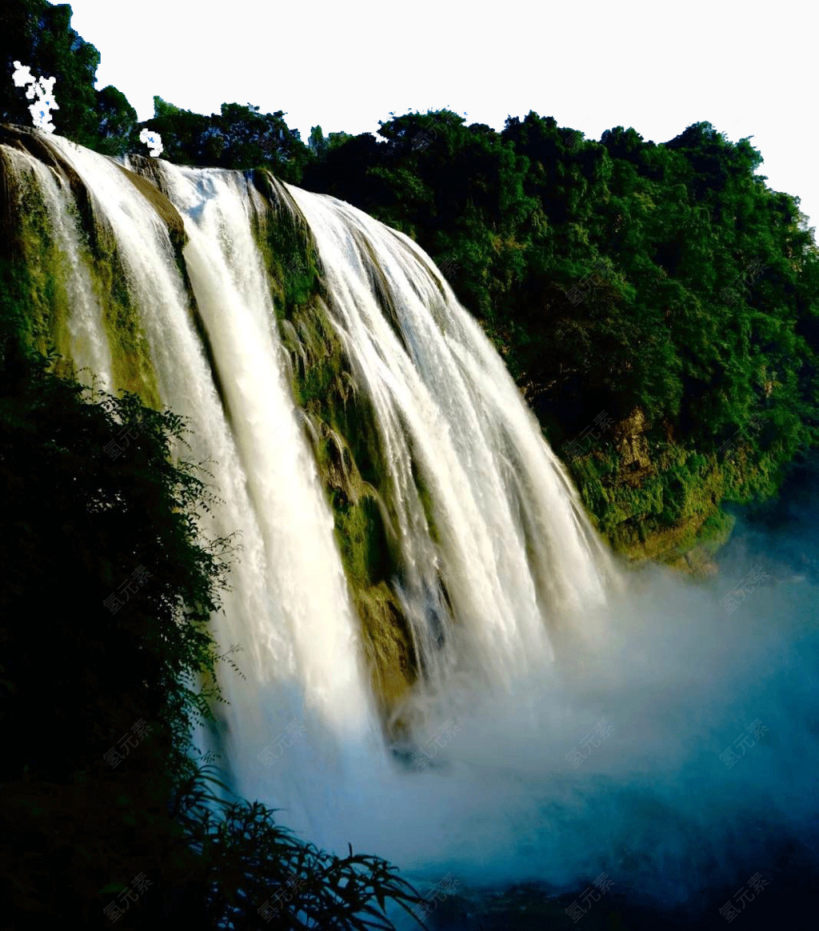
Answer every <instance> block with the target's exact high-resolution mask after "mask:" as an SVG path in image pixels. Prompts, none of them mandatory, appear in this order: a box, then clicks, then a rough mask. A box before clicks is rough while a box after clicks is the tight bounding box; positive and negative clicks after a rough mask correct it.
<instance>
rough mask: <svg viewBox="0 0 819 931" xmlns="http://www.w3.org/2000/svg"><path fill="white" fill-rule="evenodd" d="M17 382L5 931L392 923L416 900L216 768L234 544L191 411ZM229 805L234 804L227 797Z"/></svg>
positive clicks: (6, 692) (4, 785) (391, 878)
mask: <svg viewBox="0 0 819 931" xmlns="http://www.w3.org/2000/svg"><path fill="white" fill-rule="evenodd" d="M9 345H10V343H9V342H6V344H5V347H4V352H3V353H2V356H3V359H2V365H0V563H2V566H3V573H2V581H0V726H1V727H2V730H3V734H4V747H5V749H4V752H3V754H2V756H1V757H0V799H2V803H0V837H2V845H0V900H2V901H3V918H2V925H3V927H4V928H15V929H16V928H20V929H23V928H25V929H28V928H34V927H40V926H45V925H49V926H53V923H54V921H55V920H59V919H63V920H65V919H71V920H73V922H74V924H76V925H77V926H78V927H84V928H93V927H105V926H110V925H111V922H112V921H114V920H116V922H117V926H118V927H134V928H137V927H140V928H141V927H146V928H147V927H151V928H156V927H170V926H178V927H195V928H262V927H264V928H339V929H342V928H351V929H363V928H388V927H391V925H390V923H389V921H388V920H387V919H386V917H385V913H384V907H385V906H386V905H387V904H388V903H389V902H393V903H398V904H401V905H403V906H405V907H409V906H410V905H411V904H412V903H413V901H415V899H416V897H415V894H414V892H413V890H412V889H411V888H410V887H409V886H408V885H407V884H406V883H404V882H403V881H402V880H401V879H400V878H398V877H397V876H396V875H395V870H394V868H393V867H391V866H390V865H389V864H388V863H386V862H385V861H383V860H381V859H379V858H378V857H372V856H364V855H353V853H352V851H351V852H350V854H349V855H348V856H346V857H336V856H333V855H331V854H328V853H325V852H323V851H320V850H318V849H317V848H315V847H314V846H313V845H311V844H308V843H305V842H304V841H301V840H300V839H298V838H296V837H295V836H294V835H293V834H292V833H291V832H290V831H288V830H287V829H286V828H284V827H283V826H281V825H280V824H278V823H277V821H276V819H275V816H274V813H273V812H272V811H271V810H270V809H267V808H265V807H264V806H262V805H261V804H259V803H249V802H245V801H242V800H234V801H222V800H220V797H218V792H219V789H220V787H219V784H218V783H216V782H215V781H214V780H213V779H212V778H209V776H208V773H207V771H206V770H203V769H202V768H201V766H199V765H197V764H196V763H195V762H194V760H195V758H196V755H195V752H194V751H193V748H192V746H191V743H190V737H189V735H190V732H191V728H192V727H193V726H194V725H195V724H196V723H198V722H207V720H208V719H209V716H210V703H211V702H212V701H213V700H216V699H218V697H219V696H218V692H217V690H216V687H215V686H213V685H210V686H207V685H206V683H213V682H214V681H215V678H214V676H215V672H216V671H217V665H218V662H219V659H218V655H217V648H216V645H215V643H214V642H213V641H212V640H211V638H210V635H209V633H208V631H207V627H206V624H207V619H208V617H209V616H210V613H211V612H212V610H213V609H214V608H215V607H216V604H217V601H218V586H219V580H220V579H221V578H222V577H223V574H224V569H225V558H226V556H227V554H228V551H229V548H230V546H229V544H230V541H227V540H220V541H213V542H212V543H210V544H209V545H205V544H203V543H201V542H200V541H201V539H202V536H201V533H200V528H199V523H200V520H199V517H198V516H197V515H201V514H202V513H203V512H206V510H207V505H208V497H207V493H206V489H205V486H204V484H203V482H202V479H201V478H200V477H199V474H200V472H199V470H198V469H196V468H195V467H194V466H193V465H190V464H186V463H184V462H182V463H180V464H176V465H174V464H172V460H171V457H172V454H173V453H177V454H178V453H179V452H180V450H184V425H183V423H182V422H181V421H180V420H179V418H177V417H176V416H175V415H173V414H170V413H168V412H158V411H154V410H150V409H148V408H146V407H144V406H143V405H142V404H141V403H140V402H139V401H138V400H137V399H136V398H135V397H133V396H125V397H123V398H112V397H106V396H104V395H101V394H99V393H93V392H90V391H88V390H86V389H83V388H82V387H80V386H79V385H78V384H76V383H73V382H68V381H65V380H61V379H59V378H57V377H56V376H54V375H53V374H51V373H50V372H49V371H48V370H47V368H46V365H45V362H43V361H40V360H37V361H33V360H30V359H29V358H27V357H26V356H25V355H23V354H21V353H19V352H17V351H16V350H14V349H8V346H9ZM222 794H223V795H224V796H225V797H227V795H226V793H222Z"/></svg>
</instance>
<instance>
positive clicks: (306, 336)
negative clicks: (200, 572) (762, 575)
mask: <svg viewBox="0 0 819 931" xmlns="http://www.w3.org/2000/svg"><path fill="white" fill-rule="evenodd" d="M0 198H2V203H0V208H2V210H0V223H2V224H5V232H7V234H8V235H7V236H6V237H5V238H4V241H3V242H0V247H2V250H3V251H2V257H3V259H4V262H5V260H6V257H7V256H8V255H11V256H12V267H14V268H18V269H20V270H23V271H24V274H20V275H17V276H14V275H12V276H11V277H10V278H9V282H10V287H11V289H12V290H10V291H8V293H9V294H10V295H11V297H12V302H14V301H16V305H15V306H16V307H17V308H18V315H19V317H20V319H19V320H16V323H17V325H19V327H20V329H21V333H22V335H23V336H24V337H25V339H26V340H27V341H28V342H29V343H30V344H31V345H32V346H34V347H36V348H37V349H39V350H40V351H42V352H48V351H50V350H51V349H56V350H57V353H58V354H59V355H58V358H57V361H56V363H55V364H56V365H57V366H58V367H59V369H60V370H62V371H66V372H71V373H73V374H74V375H76V376H77V377H79V378H81V379H83V380H85V381H86V382H88V383H93V384H95V385H97V386H98V387H100V388H102V389H104V390H107V391H119V390H128V391H132V392H136V393H138V394H139V395H140V396H141V398H142V399H143V401H144V402H145V403H147V404H150V405H153V406H162V407H167V408H170V409H171V410H173V411H174V412H176V413H177V414H180V415H182V416H183V417H184V418H186V419H187V422H188V424H189V426H190V434H189V437H188V445H181V444H180V446H179V448H178V449H177V450H176V454H177V455H178V456H179V457H181V458H184V459H186V460H188V461H193V462H196V463H199V464H200V465H201V468H202V470H203V476H204V477H205V478H206V480H207V482H208V484H209V485H210V487H211V489H212V492H213V496H214V501H213V504H212V506H211V508H210V509H209V510H208V511H207V512H205V513H203V514H202V515H201V518H202V519H201V526H202V528H203V532H204V533H205V534H206V535H207V537H208V538H210V539H224V538H229V539H230V540H231V541H232V542H233V547H234V551H233V553H232V556H231V571H230V578H229V586H228V588H227V590H226V591H225V592H224V593H223V597H222V607H221V609H220V610H219V612H218V613H217V614H216V616H214V617H213V618H212V622H211V623H212V632H213V636H214V638H215V640H216V641H217V643H218V645H219V649H220V651H221V652H223V653H224V654H225V656H227V657H228V658H229V660H230V662H225V663H224V664H222V667H221V672H220V684H221V686H222V689H223V692H224V695H225V697H226V699H227V704H225V705H223V706H220V708H219V709H217V714H218V716H219V720H218V726H217V727H216V729H215V734H212V733H210V732H209V733H202V734H200V735H198V740H199V741H200V743H201V745H202V747H203V749H212V750H214V751H215V752H217V753H218V754H219V759H220V762H221V764H222V765H223V767H224V769H225V777H226V778H227V779H228V780H229V781H230V782H231V783H232V785H233V787H234V788H235V789H236V790H237V791H238V792H239V793H240V794H242V795H244V796H245V797H247V798H258V799H260V800H262V801H264V802H266V803H267V804H269V805H270V806H272V807H276V808H279V809H281V810H282V820H283V821H284V822H285V823H286V824H288V825H289V826H291V827H293V828H294V829H295V830H297V831H298V832H300V833H303V834H304V835H305V836H307V837H309V838H310V839H311V840H313V841H315V842H317V843H318V844H320V845H322V846H327V847H332V848H335V849H337V850H345V849H346V844H347V842H348V841H349V842H352V843H353V844H354V846H355V847H356V849H358V850H362V849H369V850H371V851H373V852H377V853H379V854H381V855H383V856H386V857H388V858H390V859H393V860H394V861H395V862H397V863H399V864H400V865H401V866H403V867H408V868H409V869H410V870H411V871H412V870H416V871H417V872H416V873H415V875H416V876H420V877H421V878H422V879H423V878H425V877H426V878H429V877H431V876H432V877H435V876H437V877H438V878H440V876H441V875H443V874H444V873H446V872H447V871H448V870H450V869H452V870H456V871H458V872H459V875H469V874H470V871H471V874H472V876H473V878H476V880H477V881H481V882H482V881H486V880H487V878H488V877H489V876H490V875H491V877H492V878H494V879H496V880H498V879H506V880H514V881H519V880H521V879H525V878H527V877H528V878H534V879H540V880H543V879H548V881H549V882H550V883H551V884H552V885H553V887H554V886H557V887H560V886H563V887H571V884H572V883H575V884H576V883H582V882H587V881H590V879H591V878H593V877H594V876H595V875H598V874H599V873H601V871H604V870H613V871H615V872H617V870H620V871H621V873H623V874H624V875H625V876H626V877H627V881H628V882H632V883H633V884H634V886H633V888H634V889H636V890H637V891H638V893H639V894H642V893H643V892H645V893H646V894H652V895H655V896H657V897H658V898H659V899H660V900H661V901H662V902H664V903H670V902H673V901H677V900H680V899H684V898H685V895H686V894H688V893H689V892H691V891H692V890H695V889H698V888H701V887H702V886H703V885H705V884H707V883H708V882H711V881H717V880H718V879H719V877H720V875H725V876H727V875H728V872H726V870H728V869H729V867H730V865H731V864H739V863H740V861H742V863H743V864H745V863H746V862H747V865H748V870H749V875H750V873H751V872H753V871H754V870H760V869H762V868H763V867H764V864H765V859H764V858H765V856H766V855H767V854H766V853H765V842H766V841H765V838H766V837H768V836H776V837H782V838H784V839H786V840H787V839H788V838H791V837H792V838H796V839H797V840H798V841H799V842H800V843H801V842H803V840H804V839H805V838H806V837H807V839H808V841H810V830H811V828H810V826H811V824H813V823H815V814H816V813H815V804H814V803H812V802H811V799H812V798H813V797H814V796H815V791H814V790H815V786H814V785H813V779H814V776H813V773H814V772H815V768H816V765H819V742H817V740H816V729H815V720H816V713H815V707H816V688H815V671H814V670H815V663H816V660H817V656H819V645H817V642H816V640H817V638H816V628H815V613H816V604H817V603H819V599H817V598H816V596H815V591H814V589H813V587H812V585H809V584H802V583H801V582H800V580H799V579H798V578H796V581H794V582H788V584H787V585H782V586H780V587H779V588H778V589H777V587H776V586H775V585H773V586H768V587H760V588H759V590H758V591H757V590H755V591H754V597H753V599H749V600H748V602H747V604H743V605H742V607H741V609H740V610H736V611H733V612H727V611H726V610H725V603H726V602H725V598H726V594H725V593H726V591H728V588H729V586H730V584H731V583H730V582H729V581H726V582H724V583H723V582H721V581H719V580H717V581H714V582H713V583H712V585H711V588H703V589H700V590H692V589H690V588H685V587H683V586H680V585H679V584H678V583H676V582H674V581H672V580H670V579H668V578H666V577H663V576H662V575H660V574H658V573H656V572H654V573H652V572H647V573H644V574H642V576H640V577H638V579H637V581H636V582H634V581H632V582H631V583H630V585H629V586H628V587H626V586H625V585H624V584H623V582H622V580H621V577H620V574H619V573H618V571H617V570H616V568H615V567H614V565H613V563H612V560H611V559H610V557H609V556H608V554H607V552H606V551H605V549H604V548H603V547H602V545H601V544H600V542H599V541H598V539H597V537H596V535H595V533H594V531H593V530H592V529H591V527H590V525H589V522H588V520H587V519H586V517H585V515H584V513H583V510H582V508H581V506H580V503H579V501H578V498H577V495H576V493H575V491H574V489H573V488H572V485H571V482H570V481H569V478H568V476H567V474H566V472H565V470H564V469H563V467H562V466H561V464H560V463H559V461H558V460H557V458H556V457H555V456H554V454H553V453H552V452H551V450H550V449H549V447H548V445H547V444H546V442H545V441H544V439H543V436H542V434H541V431H540V428H539V426H538V424H537V422H536V420H535V418H534V417H533V415H532V414H531V413H530V411H529V410H528V409H527V408H526V406H525V404H524V402H523V400H522V397H521V395H520V393H519V392H518V390H517V388H516V387H515V385H514V383H513V381H512V379H511V378H510V376H509V374H508V373H507V372H506V370H505V367H504V365H503V362H502V359H501V358H500V357H499V355H498V354H497V352H496V351H495V350H494V349H493V347H492V346H491V344H490V342H489V341H488V339H487V338H486V336H485V335H484V334H483V332H482V331H481V328H480V326H479V325H478V324H477V323H476V322H475V320H473V319H472V318H471V317H470V316H469V314H468V313H467V311H466V310H465V309H464V308H463V307H461V306H460V304H459V303H458V301H457V298H456V297H455V295H454V294H453V292H452V289H451V288H450V287H449V285H448V284H447V282H446V281H445V280H444V278H443V276H442V275H441V273H440V272H439V271H438V270H437V269H436V267H435V265H434V263H433V262H432V261H431V260H430V258H429V257H428V256H427V255H426V254H425V253H424V252H423V250H421V249H420V248H419V247H418V246H417V244H415V243H414V242H412V241H411V240H410V239H409V238H407V237H406V236H404V235H402V234H400V233H397V232H396V231H394V230H391V229H389V228H387V227H386V226H384V225H382V224H381V223H379V222H377V221H376V220H374V219H372V218H371V217H369V216H367V215H365V214H363V213H362V212H361V211H359V210H356V209H354V208H353V207H351V206H350V205H348V204H345V203H342V202H340V201H338V200H335V199H333V198H330V197H326V196H321V195H317V194H311V193H308V192H306V191H303V190H300V189H298V188H296V187H293V186H290V185H285V184H282V183H280V182H278V181H276V180H275V179H274V178H272V177H271V176H270V175H269V174H268V173H266V172H262V171H257V172H246V173H240V172H229V171H221V170H196V169H189V168H180V167H177V166H173V165H170V164H167V163H165V162H161V161H159V160H154V159H140V158H134V159H132V160H130V161H127V162H125V163H123V164H120V163H117V162H115V161H113V160H111V159H108V158H105V157H103V156H100V155H97V154H94V153H92V152H90V151H88V150H85V149H83V148H81V147H79V146H76V145H74V144H72V143H70V142H68V141H66V140H65V139H61V138H59V137H49V138H46V137H44V136H42V135H41V134H38V133H34V132H31V131H25V130H17V129H0ZM14 263H18V264H17V265H15V264H14ZM7 267H9V266H8V262H5V264H4V265H3V266H2V268H3V269H5V268H7ZM9 282H4V286H5V285H8V284H9ZM20 282H22V283H23V284H22V285H20ZM15 287H17V288H18V290H19V288H21V287H22V289H23V290H22V291H20V293H17V292H14V291H13V289H14V288H15ZM15 295H16V296H15ZM19 308H22V312H20V311H19ZM15 319H16V318H15ZM126 445H127V444H126ZM124 454H125V455H127V449H126V450H125V452H124ZM766 558H767V557H766ZM147 568H148V569H150V567H147ZM757 575H759V573H758V572H757ZM728 594H729V595H730V591H728ZM735 600H736V599H735ZM772 621H773V622H772ZM812 625H813V626H812ZM749 735H750V736H749ZM768 735H770V736H768ZM749 741H753V742H752V743H750V744H749ZM738 742H742V746H743V747H744V748H746V749H747V748H748V747H750V749H747V759H743V761H742V765H737V766H736V767H735V768H727V766H726V764H725V762H724V757H725V753H726V748H728V749H730V748H731V747H733V746H737V745H738ZM782 772H788V773H789V774H790V775H789V780H790V781H789V784H788V786H783V783H782V779H781V773H782ZM806 826H807V827H806ZM743 832H744V833H743ZM737 838H740V839H742V843H741V844H738V843H737ZM740 849H741V854H740V853H739V852H738V851H740ZM657 850H661V851H662V856H661V857H657V858H656V863H655V851H657ZM726 864H728V866H726ZM743 868H744V865H743ZM618 875H620V874H619V873H618Z"/></svg>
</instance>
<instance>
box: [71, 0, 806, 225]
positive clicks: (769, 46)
mask: <svg viewBox="0 0 819 931" xmlns="http://www.w3.org/2000/svg"><path fill="white" fill-rule="evenodd" d="M71 5H72V7H73V9H74V19H73V26H74V28H75V29H76V30H77V31H78V32H79V33H80V35H82V36H83V38H85V39H87V40H88V41H89V42H93V43H94V44H95V45H96V46H97V48H98V49H99V50H100V53H101V55H102V64H101V66H100V69H99V71H98V79H99V80H98V86H99V87H102V86H104V85H105V84H114V85H116V86H117V87H118V88H119V89H120V90H121V91H123V93H125V94H126V96H127V97H128V99H129V100H130V101H131V103H132V104H133V105H134V106H135V107H136V109H137V111H138V112H139V115H140V117H141V118H143V119H145V118H147V117H149V116H151V115H152V113H153V104H152V98H153V95H154V94H158V95H159V96H161V97H163V98H164V99H165V100H168V101H170V102H171V103H174V104H176V105H177V106H180V107H184V108H185V109H189V110H195V111H198V112H203V113H210V112H212V111H215V110H218V108H219V105H220V104H221V103H222V102H234V101H235V102H237V103H253V104H258V105H259V106H260V107H261V108H262V110H263V111H274V110H284V111H285V112H286V114H287V117H286V118H287V121H288V123H289V125H290V126H294V127H296V128H298V129H299V130H300V131H301V134H302V138H303V139H304V140H305V141H306V139H307V137H308V134H309V132H310V127H311V126H312V125H315V124H320V125H321V126H322V128H323V129H324V131H325V133H327V132H332V131H336V130H342V129H343V130H345V131H347V132H352V133H356V132H365V131H370V132H375V131H376V130H377V129H378V120H386V119H389V115H390V112H391V111H392V112H394V113H396V114H400V113H405V112H407V111H408V110H411V109H415V110H421V111H424V110H427V109H436V108H440V107H449V108H450V109H452V110H455V111H457V112H459V113H462V114H465V115H466V117H467V119H468V121H469V122H475V121H478V122H483V123H489V124H490V125H492V126H495V127H496V128H498V129H499V128H501V127H502V125H503V122H504V120H505V118H506V117H507V115H513V116H523V115H525V114H526V113H527V112H528V111H529V110H530V109H531V110H536V111H537V112H538V113H540V114H541V115H543V116H550V115H551V116H554V117H555V118H556V119H557V121H558V123H559V124H560V125H562V126H569V127H571V128H573V129H579V130H582V131H583V132H584V133H585V134H586V136H587V137H590V138H594V139H599V138H600V134H601V133H602V132H603V130H605V129H609V128H611V127H613V126H617V125H623V126H633V127H634V128H635V129H636V130H637V131H638V132H639V133H641V134H642V135H643V136H644V137H645V138H646V139H653V140H654V141H655V142H663V141H666V140H668V139H671V138H673V137H674V136H676V135H678V134H679V133H680V132H682V130H683V129H685V127H686V126H688V125H690V124H691V123H694V122H697V121H700V120H708V121H710V122H711V123H713V124H714V126H716V128H717V129H718V130H720V131H721V132H725V133H726V134H727V135H728V137H729V138H730V139H732V140H737V139H740V138H741V137H743V136H753V139H752V142H753V144H754V145H755V146H756V148H758V149H759V150H760V151H761V152H762V155H763V157H764V159H765V162H764V165H763V167H762V169H761V172H762V174H764V175H767V177H768V183H769V185H770V186H771V187H773V188H774V189H776V190H781V191H787V192H788V193H789V194H797V195H799V196H800V197H801V198H802V210H803V211H804V212H805V213H806V214H808V216H809V217H811V223H812V224H814V223H816V222H817V220H819V182H817V180H816V172H815V170H814V164H813V163H814V160H815V159H816V156H817V154H819V129H818V128H817V122H816V119H815V116H814V112H815V107H814V105H813V101H812V100H810V99H809V94H812V92H813V90H814V86H815V83H816V77H815V67H816V66H815V56H816V35H817V33H816V26H815V22H816V21H815V20H814V18H813V16H812V14H814V13H815V10H814V9H813V7H812V5H811V4H809V3H808V2H807V0H777V2H761V0H744V2H742V0H687V2H685V3H675V4H674V5H673V6H672V5H671V4H662V3H661V2H660V0H653V2H650V0H609V2H602V0H574V2H572V0H563V2H559V3H556V2H552V0H547V2H543V3H540V4H537V3H536V2H533V0H529V2H526V0H504V2H501V3H498V2H493V3H491V4H490V3H484V2H481V0H473V2H471V3H465V2H454V0H406V2H401V3H389V2H388V0H380V2H379V0H346V2H335V3H330V2H328V0H311V2H307V3H300V2H299V0H287V2H285V3H282V2H281V0H255V2H254V0H219V2H214V0H196V2H191V0H176V2H175V0H141V2H140V3H139V4H138V5H134V4H133V3H132V2H131V0H129V2H127V3H126V2H123V0H71ZM56 97H57V100H58V101H59V86H58V87H57V88H56ZM57 116H58V114H57ZM56 122H57V119H56V116H55V123H56ZM57 131H58V132H59V126H58V129H57Z"/></svg>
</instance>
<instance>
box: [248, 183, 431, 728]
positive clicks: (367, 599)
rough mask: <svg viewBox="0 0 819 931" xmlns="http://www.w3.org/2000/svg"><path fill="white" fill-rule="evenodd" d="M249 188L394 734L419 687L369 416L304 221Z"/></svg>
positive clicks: (282, 192)
mask: <svg viewBox="0 0 819 931" xmlns="http://www.w3.org/2000/svg"><path fill="white" fill-rule="evenodd" d="M252 179H253V183H254V185H255V187H256V189H257V191H258V192H259V193H260V194H261V195H262V197H263V198H264V200H265V202H266V204H267V205H268V209H266V210H260V211H257V213H256V215H255V217H254V229H255V235H256V241H257V243H258V244H259V248H260V249H261V252H262V255H263V257H264V261H265V263H266V267H267V270H268V275H269V279H270V286H271V295H272V298H273V303H274V306H275V310H276V318H277V321H278V325H279V332H280V334H281V340H282V343H283V345H284V348H285V349H286V350H287V352H288V355H289V358H290V363H291V372H292V388H293V396H294V399H295V401H296V403H297V404H298V405H299V406H300V407H301V409H302V410H303V411H304V413H305V415H306V418H307V421H308V423H309V430H308V433H309V436H310V439H311V442H312V445H313V453H314V456H315V461H316V465H317V467H318V472H319V476H320V478H321V481H322V484H323V486H324V490H325V493H326V496H327V500H328V501H329V503H330V506H331V508H332V512H333V519H334V524H335V536H336V541H337V544H338V549H339V553H340V555H341V559H342V563H343V565H344V570H345V573H346V576H347V580H348V583H349V587H350V591H351V594H352V598H353V602H354V604H355V607H356V610H357V613H358V616H359V619H360V622H361V632H362V639H363V643H364V650H365V654H366V657H367V661H368V666H369V669H370V676H371V680H372V685H373V690H374V694H375V695H376V697H377V698H378V700H379V702H380V705H381V708H382V712H383V716H384V720H385V724H386V725H387V727H388V728H390V729H391V730H393V729H395V728H397V727H399V726H400V721H399V716H400V705H401V702H402V700H403V699H404V698H405V697H406V694H407V692H408V691H409V689H410V688H411V687H412V684H413V683H414V682H415V680H416V679H417V677H418V660H417V657H416V653H415V649H414V646H413V640H412V635H411V632H410V628H409V624H408V622H407V619H406V617H405V616H404V612H403V609H402V607H401V602H400V600H399V598H398V597H397V593H396V592H397V589H396V583H398V582H400V578H401V566H400V554H399V550H398V543H397V540H396V539H395V535H394V533H393V531H392V528H393V527H394V526H396V519H395V513H394V510H393V508H392V505H391V499H390V490H391V485H390V479H389V469H388V466H387V463H386V462H385V461H384V459H383V455H382V451H381V439H380V435H379V432H378V428H377V423H376V417H375V412H374V410H373V407H372V404H371V403H370V401H369V399H368V398H367V397H366V396H364V394H363V393H362V392H360V391H358V390H357V388H356V380H355V377H354V373H353V370H352V366H351V362H350V359H349V356H348V354H347V352H346V350H345V348H344V344H343V341H342V339H341V338H340V336H339V334H338V332H337V331H336V329H335V327H334V326H333V323H332V320H331V312H330V310H329V309H328V306H329V296H328V295H327V294H326V292H325V290H324V287H323V284H322V279H321V273H320V270H321V266H320V261H319V257H318V254H317V251H316V248H315V244H314V242H313V240H312V237H311V235H310V232H309V230H308V227H307V225H306V223H305V221H304V219H303V218H302V216H301V214H300V212H299V210H298V208H297V207H296V205H295V203H294V202H293V201H292V199H291V198H290V195H289V194H288V193H287V191H286V189H285V188H284V187H283V186H282V185H280V184H279V183H278V182H277V181H276V180H275V179H274V178H273V177H272V176H271V175H269V174H268V173H267V172H261V171H258V172H254V173H253V175H252Z"/></svg>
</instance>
